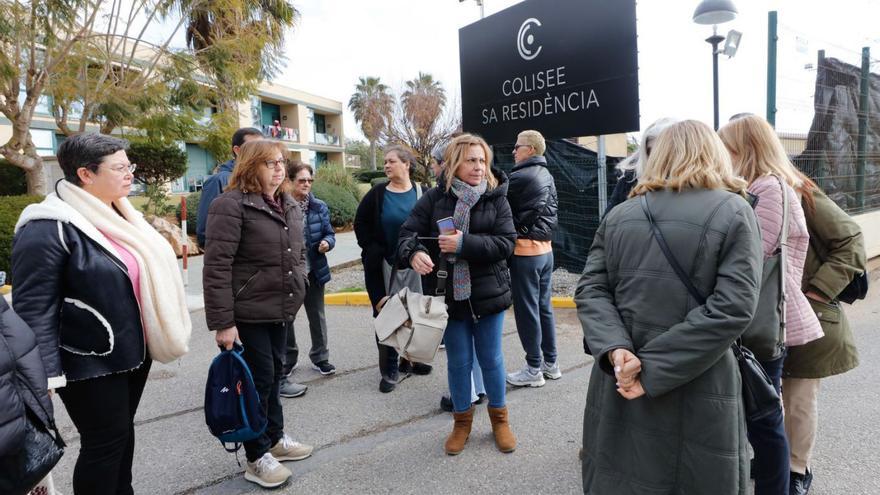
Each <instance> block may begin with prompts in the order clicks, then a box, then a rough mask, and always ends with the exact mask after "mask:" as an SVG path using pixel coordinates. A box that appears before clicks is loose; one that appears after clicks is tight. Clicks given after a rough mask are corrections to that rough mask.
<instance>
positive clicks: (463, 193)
mask: <svg viewBox="0 0 880 495" xmlns="http://www.w3.org/2000/svg"><path fill="white" fill-rule="evenodd" d="M485 192H486V180H485V179H484V180H483V182H480V184H479V185H477V186H472V185H470V184H468V183H466V182H464V181H463V180H461V179H459V178H457V177H456V178H454V179H453V180H452V194H454V195H455V197H456V198H458V201H456V202H455V212H454V213H453V214H452V221H453V223H454V224H455V228H457V229H458V230H460V231H462V232H463V233H465V234H467V233H468V231H469V230H470V226H471V208H473V207H474V205H475V204H477V201H479V200H480V196H482V195H483V193H485ZM452 296H453V299H455V300H456V301H464V300H466V299H468V298H470V297H471V269H470V265H469V264H468V262H467V260H463V259H458V260H456V262H455V266H454V268H453V270H452Z"/></svg>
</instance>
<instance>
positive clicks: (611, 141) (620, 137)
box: [577, 134, 627, 158]
mask: <svg viewBox="0 0 880 495" xmlns="http://www.w3.org/2000/svg"><path fill="white" fill-rule="evenodd" d="M577 142H578V144H579V145H581V146H583V147H584V148H587V149H588V150H592V151H595V152H597V153H598V152H599V138H598V137H596V136H582V137H579V138H577ZM626 155H627V152H626V134H609V135H607V136H605V156H617V157H621V158H622V157H625V156H626Z"/></svg>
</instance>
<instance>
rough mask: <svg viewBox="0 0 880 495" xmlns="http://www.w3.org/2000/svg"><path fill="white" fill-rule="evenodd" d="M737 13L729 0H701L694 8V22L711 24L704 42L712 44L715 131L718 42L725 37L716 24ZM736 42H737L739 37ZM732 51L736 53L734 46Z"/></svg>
mask: <svg viewBox="0 0 880 495" xmlns="http://www.w3.org/2000/svg"><path fill="white" fill-rule="evenodd" d="M737 13H738V12H737V10H736V6H735V5H733V2H732V1H731V0H703V1H701V2H700V4H699V5H697V9H696V10H694V22H695V23H697V24H706V25H712V36H709V37H708V38H706V42H707V43H709V45H711V46H712V97H713V99H712V102H713V109H714V124H715V130H716V131H717V130H718V53H719V51H718V44H719V43H721V42H722V41H724V39H725V38H724V36H720V35H719V34H718V24H723V23H725V22H729V21H732V20H733V19H735V18H736V14H737ZM736 43H737V44H738V43H739V38H737V40H736ZM733 53H736V47H735V46H734V48H733ZM731 56H732V55H731Z"/></svg>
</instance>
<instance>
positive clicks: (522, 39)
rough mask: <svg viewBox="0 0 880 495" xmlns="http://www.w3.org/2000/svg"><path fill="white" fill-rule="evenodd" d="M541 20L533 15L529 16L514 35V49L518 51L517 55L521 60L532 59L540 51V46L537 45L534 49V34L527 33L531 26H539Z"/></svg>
mask: <svg viewBox="0 0 880 495" xmlns="http://www.w3.org/2000/svg"><path fill="white" fill-rule="evenodd" d="M540 25H541V21H539V20H538V19H535V18H534V17H530V18H528V19H526V20H525V22H523V23H522V25H521V26H520V27H519V33H518V34H517V36H516V49H517V51H519V56H520V57H522V58H523V60H532V59H534V58H535V57H537V56H538V54H539V53H541V48H543V47H541V46H538V48H537V49H535V35H533V34H531V33H529V30H530V29H531V28H532V26H540Z"/></svg>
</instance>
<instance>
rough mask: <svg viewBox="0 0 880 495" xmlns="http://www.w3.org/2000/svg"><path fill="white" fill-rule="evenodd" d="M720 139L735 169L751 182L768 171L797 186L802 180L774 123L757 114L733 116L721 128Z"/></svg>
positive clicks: (799, 185) (799, 186)
mask: <svg viewBox="0 0 880 495" xmlns="http://www.w3.org/2000/svg"><path fill="white" fill-rule="evenodd" d="M718 135H719V136H720V137H721V141H722V142H723V143H724V146H726V147H727V150H728V151H730V160H731V163H732V164H733V170H734V172H735V173H737V174H739V175H741V176H742V178H743V179H745V180H746V182H748V183H749V184H751V183H752V182H754V181H755V179H757V178H759V177H763V176H765V175H770V174H773V175H777V176H779V177H780V178H782V180H784V181H785V182H787V183H788V185H790V186H791V187H792V188H794V189H800V188H801V185H802V184H803V180H801V178H800V176H799V175H798V174H796V173H795V168H794V165H792V164H791V161H790V160H789V159H788V155H787V154H786V153H785V148H783V147H782V142H781V141H780V140H779V137H778V136H777V135H776V131H774V130H773V127H771V126H770V124H769V123H768V122H767V121H766V120H764V119H763V118H761V117H759V116H757V115H746V116H742V117H739V118H737V119H734V120H731V121H730V122H728V123H727V124H726V125H725V126H724V127H722V128H721V129H720V130H719V131H718Z"/></svg>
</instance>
